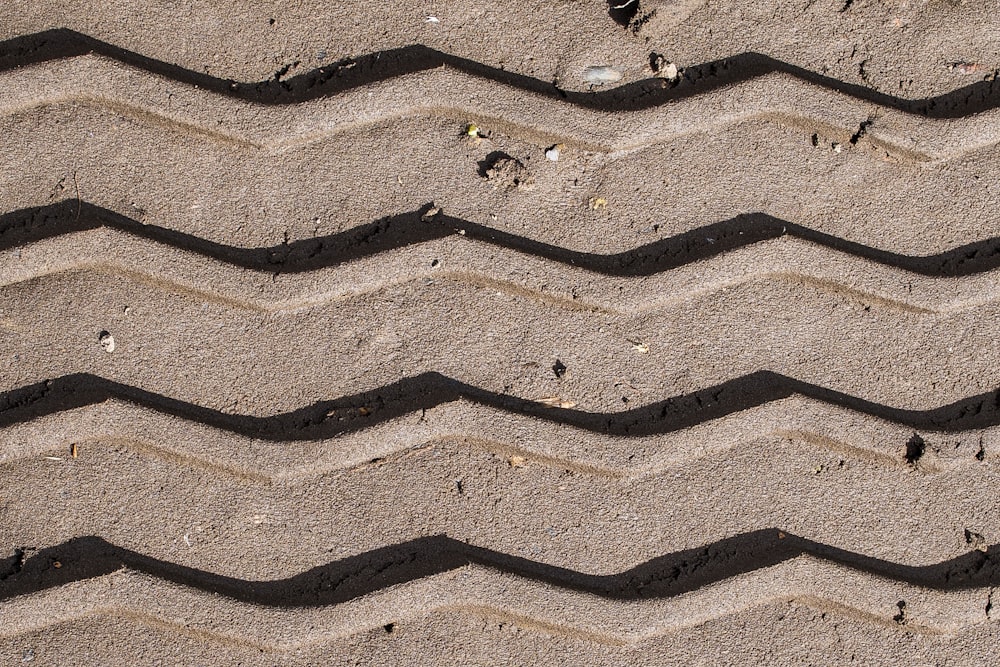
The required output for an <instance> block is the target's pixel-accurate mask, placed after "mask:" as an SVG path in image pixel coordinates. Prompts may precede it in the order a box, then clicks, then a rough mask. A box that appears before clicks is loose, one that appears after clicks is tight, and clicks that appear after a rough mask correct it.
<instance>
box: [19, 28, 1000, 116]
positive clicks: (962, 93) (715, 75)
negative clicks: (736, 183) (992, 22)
mask: <svg viewBox="0 0 1000 667" xmlns="http://www.w3.org/2000/svg"><path fill="white" fill-rule="evenodd" d="M85 53H98V54H101V55H104V56H107V57H109V58H114V59H115V60H118V61H120V62H122V63H126V64H128V65H132V66H133V67H138V68H140V69H143V70H146V71H148V72H151V73H153V74H158V75H160V76H164V77H168V78H170V79H173V80H175V81H179V82H182V83H186V84H190V85H194V86H198V87H199V88H205V89H207V90H211V91H213V92H216V93H219V94H222V95H228V96H230V97H235V98H239V99H243V100H247V101H250V102H257V103H260V104H293V103H296V102H304V101H307V100H311V99H316V98H319V97H324V96H327V95H334V94H337V93H340V92H343V91H345V90H350V89H352V88H357V87H359V86H364V85H366V84H369V83H372V82H376V81H384V80H387V79H392V78H395V77H399V76H403V75H406V74H412V73H415V72H421V71H425V70H429V69H434V68H436V67H442V66H447V67H451V68H453V69H456V70H459V71H462V72H465V73H467V74H471V75H473V76H477V77H480V78H483V79H488V80H491V81H496V82H498V83H503V84H507V85H510V86H514V87H516V88H519V89H521V90H524V91H531V92H534V93H538V94H541V95H545V96H548V97H551V98H554V99H560V100H564V101H566V102H568V103H570V104H575V105H578V106H581V107H587V108H592V109H601V110H605V111H630V110H631V111H634V110H638V109H647V108H650V107H655V106H657V105H660V104H664V103H666V102H670V101H673V100H678V99H682V98H686V97H691V96H694V95H699V94H703V93H707V92H711V91H713V90H717V89H719V88H723V87H725V86H729V85H732V84H735V83H740V82H742V81H748V80H750V79H753V78H756V77H759V76H763V75H765V74H770V73H772V72H784V73H786V74H790V75H792V76H794V77H796V78H798V79H801V80H803V81H807V82H809V83H813V84H816V85H819V86H822V87H824V88H828V89H830V90H836V91H839V92H841V93H845V94H847V95H850V96H852V97H855V98H857V99H860V100H864V101H867V102H872V103H875V104H879V105H881V106H885V107H891V108H893V109H898V110H900V111H904V112H906V113H911V114H917V115H921V116H927V117H930V118H959V117H963V116H970V115H972V114H976V113H979V112H981V111H986V110H988V109H993V108H996V107H997V106H1000V80H994V81H978V82H976V83H973V84H970V85H968V86H964V87H962V88H958V89H956V90H953V91H951V92H948V93H943V94H941V95H937V96H934V97H927V98H923V99H905V98H901V97H897V96H894V95H888V94H886V93H881V92H878V91H876V90H872V89H871V88H867V87H865V86H860V85H857V84H852V83H846V82H843V81H838V80H837V79H833V78H831V77H828V76H824V75H822V74H818V73H816V72H811V71H809V70H806V69H803V68H801V67H797V66H795V65H791V64H789V63H785V62H782V61H780V60H776V59H774V58H771V57H768V56H765V55H762V54H759V53H743V54H740V55H736V56H733V57H730V58H726V59H723V60H716V61H713V62H709V63H704V64H701V65H694V66H691V67H686V68H685V69H684V71H683V72H682V76H681V77H680V79H679V80H678V81H676V82H673V83H671V82H667V81H666V80H664V79H659V78H651V79H644V80H642V81H637V82H634V83H629V84H625V85H622V86H619V87H617V88H612V89H608V90H602V91H598V92H574V91H566V90H562V89H560V88H558V87H557V86H556V84H555V83H553V82H550V81H543V80H541V79H535V78H532V77H529V76H526V75H523V74H516V73H514V72H507V71H505V70H501V69H498V68H496V67H490V66H489V65H484V64H482V63H479V62H476V61H474V60H469V59H467V58H460V57H458V56H453V55H450V54H447V53H443V52H441V51H437V50H434V49H431V48H428V47H426V46H420V45H413V46H406V47H402V48H397V49H390V50H387V51H379V52H377V53H372V54H369V55H365V56H360V57H358V58H352V59H349V60H344V61H341V62H339V63H335V64H331V65H326V66H323V67H319V68H317V69H314V70H312V71H310V72H306V73H304V74H300V75H297V76H293V77H289V78H284V74H282V73H281V72H280V71H279V72H277V73H276V74H275V75H274V77H273V78H271V79H268V80H266V81H258V82H238V81H232V80H227V79H221V78H218V77H214V76H211V75H208V74H205V73H202V72H196V71H194V70H190V69H185V68H183V67H180V66H178V65H172V64H170V63H165V62H163V61H160V60H155V59H153V58H148V57H146V56H143V55H140V54H138V53H135V52H132V51H128V50H126V49H122V48H120V47H117V46H114V45H113V44H109V43H107V42H103V41H101V40H99V39H95V38H93V37H89V36H87V35H84V34H81V33H78V32H75V31H73V30H69V29H66V28H58V29H53V30H47V31H45V32H40V33H36V34H33V35H25V36H22V37H16V38H14V39H10V40H7V41H5V42H0V71H3V70H7V69H12V68H15V67H22V66H25V65H31V64H35V63H40V62H46V61H50V60H56V59H59V58H68V57H72V56H78V55H83V54H85Z"/></svg>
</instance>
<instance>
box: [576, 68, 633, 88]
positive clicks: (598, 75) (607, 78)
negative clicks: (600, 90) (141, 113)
mask: <svg viewBox="0 0 1000 667" xmlns="http://www.w3.org/2000/svg"><path fill="white" fill-rule="evenodd" d="M623 76H625V73H624V72H623V71H622V70H620V69H618V68H617V67H605V66H597V65H592V66H590V67H588V68H587V69H585V70H583V79H584V81H586V82H587V83H589V84H591V85H593V86H599V85H602V84H605V83H614V82H615V81H621V80H622V77H623Z"/></svg>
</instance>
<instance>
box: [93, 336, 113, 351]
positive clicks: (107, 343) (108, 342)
mask: <svg viewBox="0 0 1000 667" xmlns="http://www.w3.org/2000/svg"><path fill="white" fill-rule="evenodd" d="M97 342H98V343H100V344H101V347H102V348H104V351H105V352H109V353H110V352H114V351H115V337H114V336H112V335H111V334H109V333H108V332H107V331H102V332H101V333H100V334H99V335H98V336H97Z"/></svg>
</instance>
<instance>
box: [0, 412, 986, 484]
mask: <svg viewBox="0 0 1000 667" xmlns="http://www.w3.org/2000/svg"><path fill="white" fill-rule="evenodd" d="M503 427H506V429H508V432H510V433H511V434H512V435H511V437H512V438H513V440H512V441H511V442H497V441H496V440H495V434H496V433H497V432H500V431H501V430H502V428H503ZM511 429H513V430H511ZM995 430H996V429H984V430H981V431H972V432H964V433H963V432H958V433H955V435H954V438H955V439H956V440H957V441H958V442H960V443H969V444H968V446H966V447H963V448H962V449H961V450H960V451H956V452H955V456H956V457H957V458H951V457H949V456H945V455H935V454H934V453H933V450H934V449H940V450H945V449H946V448H945V447H944V444H943V443H941V445H940V446H939V445H938V444H937V441H936V440H935V438H934V435H933V434H931V433H924V438H925V439H926V440H927V442H928V443H930V445H931V446H930V448H929V449H931V450H932V451H928V453H927V454H925V456H924V457H923V458H922V459H921V462H920V468H919V469H920V470H921V471H923V472H928V473H932V472H935V471H939V470H948V469H953V468H955V467H956V466H964V465H973V464H972V461H973V460H974V458H978V461H977V463H979V462H982V461H984V460H988V461H992V455H990V454H988V452H987V451H986V449H985V445H982V444H981V443H982V442H983V441H984V440H987V439H988V440H990V441H992V439H993V437H994V435H993V432H994V431H995ZM2 433H3V438H4V441H5V443H6V446H5V448H4V450H3V451H2V452H0V463H6V464H9V463H12V462H16V461H21V460H24V459H28V458H32V457H36V456H42V455H45V454H53V455H56V456H63V455H64V453H65V452H66V451H68V448H69V447H70V445H71V444H72V443H74V442H75V443H77V444H78V446H80V447H81V448H83V447H87V446H88V443H102V444H112V445H118V446H124V447H128V448H137V449H138V450H139V451H149V452H150V453H152V454H154V455H156V456H163V457H166V458H168V459H172V460H177V461H178V462H179V463H182V464H186V465H195V466H207V467H209V468H211V469H213V470H217V471H228V473H229V474H231V475H233V476H236V477H238V478H241V479H248V480H252V481H257V482H260V483H268V482H270V483H301V482H302V481H304V480H307V479H311V478H314V477H315V476H316V475H319V474H327V473H332V472H335V471H340V470H348V469H361V468H364V467H365V466H368V465H371V464H372V463H373V462H382V461H388V460H392V458H394V457H400V456H406V455H407V454H408V453H415V452H418V451H420V450H421V448H424V447H428V446H433V445H435V444H443V443H450V442H457V441H460V442H462V443H464V444H466V445H468V446H470V447H472V448H475V449H479V450H482V451H486V452H491V453H496V454H501V455H505V456H515V455H516V456H523V457H524V458H525V460H526V461H535V462H538V463H540V464H542V465H550V466H554V467H559V468H565V469H568V470H573V471H575V472H578V473H580V474H584V475H589V476H594V477H598V478H600V477H607V478H611V479H642V478H645V477H647V476H654V475H658V474H661V473H662V472H663V471H665V470H668V469H670V468H672V467H676V466H681V465H684V464H687V463H688V462H690V461H693V460H696V459H699V458H702V457H704V456H708V455H710V454H713V453H718V452H722V451H727V450H734V449H737V448H739V447H741V446H744V445H749V444H752V442H761V443H762V444H763V443H766V442H767V441H768V440H769V439H770V438H772V437H778V438H787V439H790V440H792V441H795V442H802V443H806V444H808V446H810V447H815V448H817V449H819V450H827V451H833V452H838V453H840V454H843V455H846V456H849V457H852V458H855V459H859V460H868V461H871V462H874V463H876V464H879V465H891V464H893V463H895V464H896V465H899V464H902V462H903V461H904V455H905V447H904V444H905V443H906V442H907V441H908V440H909V439H910V438H911V437H912V431H911V430H909V429H907V428H905V427H900V426H898V425H894V424H891V423H889V422H885V421H883V420H880V419H877V418H870V417H863V418H860V417H859V416H858V415H857V414H856V413H852V412H851V411H850V410H848V409H845V408H840V407H835V406H831V405H829V404H825V403H822V402H819V401H816V400H812V399H805V398H801V397H791V398H787V399H783V400H780V401H776V402H773V403H769V404H766V405H763V406H760V407H755V408H750V409H748V410H745V411H743V412H741V413H735V414H733V415H730V416H728V417H723V418H720V419H716V420H711V421H708V422H706V423H704V424H702V425H699V426H694V427H690V428H687V429H683V430H682V431H678V432H676V433H675V434H664V435H655V436H648V437H632V438H628V439H627V440H626V441H623V440H621V439H618V438H614V437H608V436H602V435H599V434H597V435H589V436H588V437H586V438H581V434H580V432H579V431H578V430H576V429H574V428H572V427H567V426H562V425H558V424H553V423H547V422H542V421H539V420H536V419H533V418H525V417H521V416H519V415H516V414H510V413H506V412H504V411H502V410H497V409H493V408H484V407H481V406H476V405H474V404H472V403H468V402H465V401H460V402H457V403H449V404H445V405H443V406H441V407H439V408H436V409H432V410H428V411H426V412H425V413H424V414H423V418H422V420H421V421H419V422H418V423H414V422H413V420H412V419H407V418H402V419H396V420H389V421H387V422H385V423H384V424H382V425H373V426H371V427H370V428H368V429H365V430H364V431H359V432H355V433H351V434H343V435H340V436H337V437H335V438H333V439H322V440H317V441H315V443H314V444H313V445H303V446H296V447H291V446H286V447H283V448H281V449H278V450H276V449H275V448H274V446H273V443H271V442H270V441H267V440H259V439H256V438H253V437H245V436H241V435H237V434H232V433H229V432H225V431H217V430H215V429H213V428H211V427H207V426H202V425H200V424H198V423H196V422H192V421H188V420H186V419H183V418H178V417H171V416H168V415H165V414H163V413H160V412H157V411H155V410H153V409H150V408H142V407H138V406H136V405H135V404H133V403H129V402H126V401H122V400H119V399H110V400H108V401H105V402H103V403H101V404H99V405H93V406H90V407H85V408H77V409H71V410H68V411H66V412H63V413H57V414H53V415H50V416H45V417H38V418H35V419H32V420H30V421H27V422H22V423H19V424H15V425H9V426H6V427H4V428H3V430H2ZM167 433H169V434H171V436H170V437H169V438H165V437H164V434H167ZM747 433H756V434H758V438H759V440H757V439H749V440H748V437H747V435H746V434H747ZM56 443H58V445H57V444H56ZM587 445H589V446H587ZM947 449H954V446H953V445H952V446H949V447H947ZM57 450H58V451H57ZM60 452H62V453H60Z"/></svg>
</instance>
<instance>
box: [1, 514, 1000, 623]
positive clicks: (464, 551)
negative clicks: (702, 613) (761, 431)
mask: <svg viewBox="0 0 1000 667" xmlns="http://www.w3.org/2000/svg"><path fill="white" fill-rule="evenodd" d="M993 550H994V547H990V548H989V549H988V550H987V552H985V553H984V552H981V551H972V552H970V553H967V554H965V555H963V556H959V557H957V558H954V559H951V560H948V561H944V562H942V563H939V564H936V565H926V566H919V567H915V566H909V565H901V564H897V563H892V562H889V561H885V560H880V559H878V558H871V557H868V556H864V555H861V554H856V553H853V552H850V551H845V550H843V549H839V548H836V547H831V546H827V545H824V544H821V543H818V542H813V541H811V540H807V539H804V538H801V537H796V536H794V535H787V534H785V533H782V532H780V531H778V530H773V529H771V530H760V531H755V532H751V533H744V534H741V535H737V536H735V537H730V538H727V539H723V540H720V541H718V542H715V543H713V544H709V545H706V546H704V547H699V548H696V549H688V550H686V551H679V552H676V553H672V554H668V555H665V556H660V557H658V558H654V559H652V560H650V561H647V562H645V563H643V564H641V565H638V566H636V567H634V568H632V569H629V570H625V571H623V572H620V573H618V574H611V575H593V574H586V573H584V572H577V571H574V570H568V569H565V568H561V567H556V566H553V565H547V564H545V563H540V562H536V561H532V560H528V559H526V558H522V557H519V556H512V555H508V554H505V553H501V552H497V551H493V550H490V549H484V548H482V547H477V546H472V545H469V544H466V543H464V542H461V541H458V540H454V539H451V538H449V537H446V536H443V535H438V536H432V537H424V538H420V539H416V540H413V541H411V542H405V543H403V544H398V545H393V546H389V547H384V548H381V549H376V550H374V551H369V552H367V553H363V554H360V555H357V556H352V557H350V558H345V559H342V560H338V561H333V562H331V563H329V564H327V565H323V566H320V567H316V568H313V569H311V570H308V571H306V572H303V573H301V574H298V575H295V576H292V577H289V578H287V579H276V580H272V581H246V580H242V579H235V578H232V577H226V576H221V575H218V574H213V573H211V572H205V571H202V570H196V569H193V568H189V567H184V566H181V565H176V564H174V563H170V562H167V561H163V560H159V559H156V558H150V557H149V556H144V555H142V554H140V553H136V552H134V551H130V550H128V549H123V548H121V547H118V546H115V545H113V544H109V543H108V542H106V541H104V540H102V539H100V538H98V537H82V538H77V539H73V540H70V541H68V542H66V543H64V544H61V545H59V546H55V547H51V548H47V549H42V550H41V551H38V552H37V553H36V554H34V555H32V556H31V557H30V558H27V559H24V554H23V552H19V553H18V554H17V555H16V556H15V559H16V561H17V567H16V568H14V567H8V569H7V571H6V573H5V571H4V570H0V600H4V599H8V598H11V597H14V596H16V595H23V594H26V593H33V592H37V591H41V590H45V589H49V588H53V587H56V586H60V585H64V584H67V583H70V582H73V581H80V580H84V579H90V578H93V577H98V576H101V575H105V574H109V573H111V572H114V571H115V570H118V569H119V568H122V567H126V568H129V569H131V570H136V571H139V572H144V573H147V574H150V575H153V576H155V577H158V578H160V579H164V580H167V581H172V582H176V583H179V584H183V585H186V586H192V587H194V588H198V589H201V590H204V591H209V592H212V593H217V594H220V595H225V596H227V597H230V598H234V599H236V600H241V601H244V602H250V603H253V604H259V605H268V606H280V607H299V606H322V605H333V604H338V603H342V602H346V601H348V600H352V599H354V598H357V597H360V596H362V595H366V594H368V593H371V592H373V591H378V590H382V589H384V588H388V587H389V586H393V585H396V584H400V583H404V582H408V581H413V580H416V579H420V578H422V577H427V576H430V575H434V574H438V573H442V572H448V571H450V570H454V569H456V568H459V567H462V566H465V565H469V564H478V565H483V566H486V567H490V568H494V569H497V570H500V571H503V572H509V573H512V574H515V575H518V576H521V577H525V578H528V579H534V580H536V581H542V582H545V583H547V584H550V585H552V586H557V587H560V588H566V589H571V590H575V591H583V592H586V593H592V594H594V595H599V596H602V597H606V598H612V599H618V600H634V599H642V598H663V597H672V596H675V595H680V594H682V593H687V592H690V591H693V590H696V589H698V588H701V587H703V586H707V585H710V584H713V583H716V582H718V581H722V580H724V579H728V578H730V577H734V576H738V575H741V574H745V573H748V572H752V571H754V570H757V569H760V568H763V567H768V566H771V565H776V564H778V563H781V562H784V561H786V560H789V559H792V558H795V557H797V556H800V555H803V554H810V555H813V556H816V557H818V558H821V559H824V560H827V561H830V562H834V563H839V564H842V565H845V566H847V567H850V568H852V569H855V570H859V571H862V572H869V573H872V574H876V575H879V576H882V577H887V578H889V579H893V580H897V581H901V582H906V583H910V584H916V585H919V586H925V587H927V588H932V589H938V590H956V589H965V588H979V587H988V586H996V585H998V584H1000V569H998V567H997V559H996V558H995V557H994V556H992V552H993ZM57 562H58V564H59V567H56V566H55V563H57ZM15 570H16V571H15Z"/></svg>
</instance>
